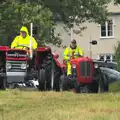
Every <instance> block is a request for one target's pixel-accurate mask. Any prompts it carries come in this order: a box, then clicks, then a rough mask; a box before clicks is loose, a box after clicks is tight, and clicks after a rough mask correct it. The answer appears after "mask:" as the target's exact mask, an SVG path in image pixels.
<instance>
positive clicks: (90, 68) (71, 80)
mask: <svg viewBox="0 0 120 120" xmlns="http://www.w3.org/2000/svg"><path fill="white" fill-rule="evenodd" d="M63 69H64V74H63V75H62V76H61V90H62V91H65V90H70V89H73V88H74V89H75V91H76V93H98V91H99V90H100V92H105V91H106V92H107V91H108V89H109V80H108V77H107V76H106V75H105V74H104V73H103V72H102V71H101V69H100V68H99V66H98V65H97V64H96V63H94V62H93V60H92V59H90V58H88V57H81V58H77V59H73V60H71V71H72V74H71V75H69V76H67V75H66V69H67V68H66V67H63Z"/></svg>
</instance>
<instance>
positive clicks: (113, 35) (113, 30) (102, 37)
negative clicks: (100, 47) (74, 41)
mask: <svg viewBox="0 0 120 120" xmlns="http://www.w3.org/2000/svg"><path fill="white" fill-rule="evenodd" d="M110 20H112V36H108V21H106V22H105V27H106V36H101V24H100V25H99V27H100V39H109V38H115V25H116V24H115V18H112V19H110Z"/></svg>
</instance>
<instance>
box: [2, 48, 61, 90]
mask: <svg viewBox="0 0 120 120" xmlns="http://www.w3.org/2000/svg"><path fill="white" fill-rule="evenodd" d="M23 47H26V46H23ZM58 57H59V56H58V55H53V54H52V51H51V48H49V47H38V48H37V50H36V51H35V52H34V56H33V58H32V59H31V58H30V55H29V52H28V51H27V50H22V49H15V48H14V49H11V48H9V47H7V46H0V71H1V72H0V73H1V75H0V89H3V90H4V89H6V87H10V86H11V85H15V84H16V83H27V81H28V80H29V79H36V80H38V83H39V85H38V89H39V90H40V91H45V90H51V89H52V90H56V91H59V90H60V76H61V74H62V69H61V66H60V63H59V62H58V60H57V58H58Z"/></svg>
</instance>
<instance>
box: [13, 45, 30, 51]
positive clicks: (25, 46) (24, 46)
mask: <svg viewBox="0 0 120 120" xmlns="http://www.w3.org/2000/svg"><path fill="white" fill-rule="evenodd" d="M16 47H23V48H27V50H29V49H30V48H29V47H28V46H27V45H17V46H15V47H14V48H16ZM23 48H22V49H23Z"/></svg>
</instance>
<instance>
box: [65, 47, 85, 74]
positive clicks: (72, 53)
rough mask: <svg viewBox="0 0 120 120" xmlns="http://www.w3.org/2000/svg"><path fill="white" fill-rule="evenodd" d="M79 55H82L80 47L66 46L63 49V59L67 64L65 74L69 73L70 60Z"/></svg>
mask: <svg viewBox="0 0 120 120" xmlns="http://www.w3.org/2000/svg"><path fill="white" fill-rule="evenodd" d="M80 56H84V52H83V50H82V49H81V48H80V47H78V46H77V47H76V49H72V48H71V47H67V48H66V49H65V51H64V60H65V61H66V64H67V75H69V74H71V65H70V60H71V59H74V58H79V57H80Z"/></svg>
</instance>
